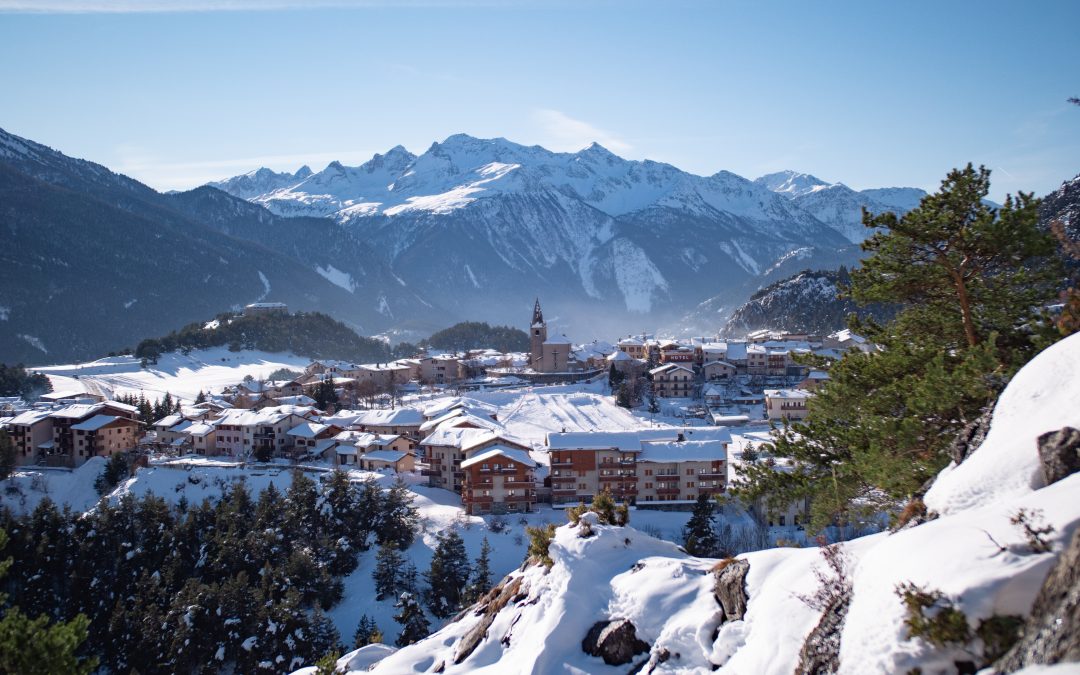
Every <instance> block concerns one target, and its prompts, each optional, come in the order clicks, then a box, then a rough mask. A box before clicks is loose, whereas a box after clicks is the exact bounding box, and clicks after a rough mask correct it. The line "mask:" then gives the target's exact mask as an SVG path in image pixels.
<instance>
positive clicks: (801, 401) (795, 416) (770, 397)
mask: <svg viewBox="0 0 1080 675" xmlns="http://www.w3.org/2000/svg"><path fill="white" fill-rule="evenodd" d="M811 396H813V394H812V393H810V392H808V391H805V390H803V389H766V390H765V416H766V417H768V418H769V419H770V420H801V419H805V418H806V415H807V409H806V402H807V400H809V399H810V397H811Z"/></svg>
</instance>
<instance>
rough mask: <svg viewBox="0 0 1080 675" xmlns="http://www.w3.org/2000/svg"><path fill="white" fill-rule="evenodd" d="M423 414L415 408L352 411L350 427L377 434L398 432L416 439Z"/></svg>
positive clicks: (422, 420) (422, 421)
mask: <svg viewBox="0 0 1080 675" xmlns="http://www.w3.org/2000/svg"><path fill="white" fill-rule="evenodd" d="M423 423H424V414H423V413H422V412H421V411H419V410H417V409H415V408H393V409H390V410H364V411H356V412H355V413H353V420H352V423H351V424H350V425H349V427H350V428H352V429H357V430H359V431H370V432H373V433H378V434H400V435H402V436H408V437H410V438H412V439H414V440H415V439H417V438H418V436H419V433H420V425H421V424H423Z"/></svg>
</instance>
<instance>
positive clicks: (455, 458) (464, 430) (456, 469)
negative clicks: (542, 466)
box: [420, 425, 529, 492]
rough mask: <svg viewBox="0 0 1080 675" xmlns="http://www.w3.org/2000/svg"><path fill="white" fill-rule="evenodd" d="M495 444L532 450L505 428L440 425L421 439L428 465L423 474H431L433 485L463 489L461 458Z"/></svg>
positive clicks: (422, 453) (429, 478) (430, 480)
mask: <svg viewBox="0 0 1080 675" xmlns="http://www.w3.org/2000/svg"><path fill="white" fill-rule="evenodd" d="M493 445H504V446H506V447H510V448H516V449H518V450H524V451H526V452H528V450H529V446H528V444H527V443H526V442H525V441H523V440H521V439H518V438H515V437H513V436H510V435H509V434H506V433H505V432H503V431H502V430H501V429H486V428H476V427H475V426H472V425H469V426H450V425H443V426H440V427H439V428H437V429H436V430H435V431H433V432H432V433H431V434H429V435H428V436H426V437H425V438H424V440H422V441H421V442H420V452H421V455H422V456H423V458H424V462H425V464H426V465H427V468H426V469H424V470H423V474H424V475H425V476H428V480H429V484H430V485H431V486H432V487H441V488H445V489H447V490H453V491H455V492H461V490H462V479H463V477H464V474H463V473H462V470H461V462H462V461H463V460H465V459H466V458H467V457H468V456H470V453H473V452H477V451H479V450H483V449H485V448H488V447H491V446H493Z"/></svg>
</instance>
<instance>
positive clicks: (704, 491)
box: [698, 485, 724, 495]
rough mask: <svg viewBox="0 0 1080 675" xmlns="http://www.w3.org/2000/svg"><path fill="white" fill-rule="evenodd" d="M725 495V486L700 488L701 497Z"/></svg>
mask: <svg viewBox="0 0 1080 675" xmlns="http://www.w3.org/2000/svg"><path fill="white" fill-rule="evenodd" d="M723 493H724V486H723V485H718V486H716V487H699V488H698V494H699V495H720V494H723Z"/></svg>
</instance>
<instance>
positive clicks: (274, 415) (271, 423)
mask: <svg viewBox="0 0 1080 675" xmlns="http://www.w3.org/2000/svg"><path fill="white" fill-rule="evenodd" d="M316 416H317V411H316V410H315V409H314V408H309V407H304V406H288V405H285V406H277V407H271V408H263V409H262V410H243V409H235V410H227V411H225V412H224V413H222V415H221V417H219V418H217V419H216V420H214V421H213V424H214V426H215V427H217V433H216V434H215V450H216V454H220V455H229V456H232V457H247V456H251V455H253V454H254V453H255V452H257V451H258V450H264V451H267V452H269V453H270V454H273V455H281V454H287V453H288V452H290V451H291V450H292V448H293V437H291V436H289V434H288V432H289V430H290V429H293V428H295V427H296V426H297V425H299V424H302V423H304V422H307V421H310V420H312V419H314V418H315V417H316Z"/></svg>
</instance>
